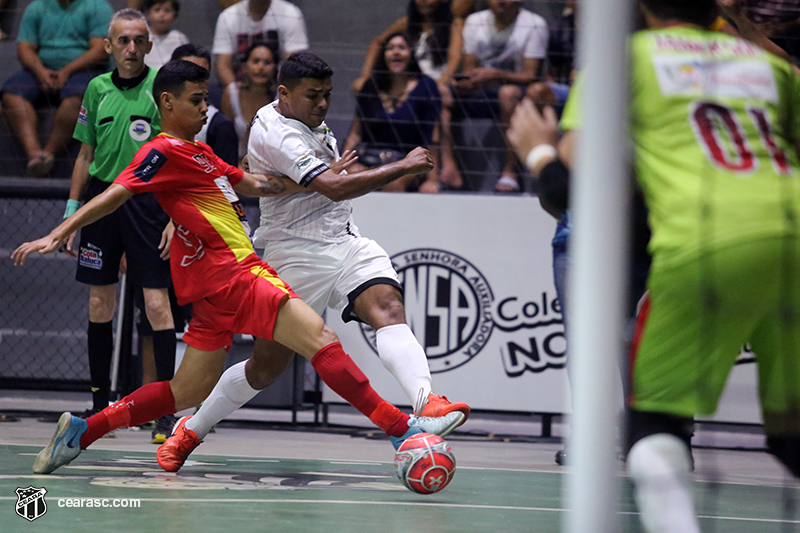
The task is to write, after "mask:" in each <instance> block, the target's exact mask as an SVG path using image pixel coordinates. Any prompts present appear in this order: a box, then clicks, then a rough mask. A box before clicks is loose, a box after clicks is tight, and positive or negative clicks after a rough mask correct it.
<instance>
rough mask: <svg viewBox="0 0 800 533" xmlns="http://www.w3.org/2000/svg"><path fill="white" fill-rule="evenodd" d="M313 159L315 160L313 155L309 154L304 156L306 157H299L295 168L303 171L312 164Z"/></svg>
mask: <svg viewBox="0 0 800 533" xmlns="http://www.w3.org/2000/svg"><path fill="white" fill-rule="evenodd" d="M315 159H316V158H315V157H314V156H313V155H311V154H306V155H304V156H303V157H301V158H300V159H299V160H298V161H297V165H296V166H297V169H298V170H303V169H304V168H306V167H307V166H308V165H310V164H311V163H313V162H314V160H315Z"/></svg>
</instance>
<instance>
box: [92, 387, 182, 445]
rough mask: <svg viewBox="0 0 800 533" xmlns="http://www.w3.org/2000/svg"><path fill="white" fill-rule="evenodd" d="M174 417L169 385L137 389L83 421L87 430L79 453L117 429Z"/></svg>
mask: <svg viewBox="0 0 800 533" xmlns="http://www.w3.org/2000/svg"><path fill="white" fill-rule="evenodd" d="M173 413H175V398H174V397H173V396H172V389H171V388H170V386H169V381H159V382H157V383H150V384H148V385H144V386H143V387H139V388H138V389H136V390H135V391H133V392H132V393H130V394H129V395H128V396H125V397H124V398H123V399H121V400H120V401H118V402H117V403H115V404H114V405H110V406H108V407H106V408H105V409H103V410H102V411H100V412H99V413H97V414H96V415H94V416H90V417H89V418H87V419H86V423H87V424H89V428H88V429H87V430H86V432H85V433H84V434H83V435H81V450H85V449H86V448H88V447H89V445H90V444H92V443H93V442H94V441H96V440H97V439H99V438H100V437H102V436H103V435H105V434H106V433H108V432H109V431H113V430H115V429H117V428H122V427H128V426H138V425H140V424H144V423H145V422H149V421H151V420H155V419H157V418H161V417H162V416H164V415H171V414H173Z"/></svg>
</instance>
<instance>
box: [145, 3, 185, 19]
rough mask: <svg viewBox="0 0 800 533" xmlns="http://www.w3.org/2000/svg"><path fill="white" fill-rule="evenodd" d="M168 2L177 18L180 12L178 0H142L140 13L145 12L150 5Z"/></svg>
mask: <svg viewBox="0 0 800 533" xmlns="http://www.w3.org/2000/svg"><path fill="white" fill-rule="evenodd" d="M167 2H169V3H170V4H172V10H173V11H174V12H175V17H176V18H177V17H178V15H179V14H180V12H181V3H180V2H178V0H144V3H143V4H142V13H147V12H148V11H149V10H150V8H151V7H153V6H157V5H158V4H166V3H167Z"/></svg>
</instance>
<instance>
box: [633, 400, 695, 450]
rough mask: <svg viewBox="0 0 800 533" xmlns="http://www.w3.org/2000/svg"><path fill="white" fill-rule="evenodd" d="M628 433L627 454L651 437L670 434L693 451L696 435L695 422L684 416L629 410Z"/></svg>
mask: <svg viewBox="0 0 800 533" xmlns="http://www.w3.org/2000/svg"><path fill="white" fill-rule="evenodd" d="M626 414H627V418H628V428H627V429H628V431H627V439H626V443H625V454H626V455H627V454H628V452H630V451H631V448H633V445H634V444H636V443H637V442H639V441H640V440H642V439H643V438H645V437H649V436H650V435H657V434H659V433H668V434H670V435H675V436H676V437H678V438H679V439H681V440H682V441H683V442H684V443H685V444H686V446H687V447H689V448H690V449H691V446H692V435H693V434H694V420H692V419H691V418H688V417H684V416H676V415H670V414H666V413H650V412H648V411H637V410H636V409H631V408H628V410H627V413H626Z"/></svg>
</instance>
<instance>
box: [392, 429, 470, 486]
mask: <svg viewBox="0 0 800 533" xmlns="http://www.w3.org/2000/svg"><path fill="white" fill-rule="evenodd" d="M394 467H395V469H396V470H397V477H398V478H400V481H401V482H402V483H403V485H405V486H406V487H407V488H408V489H409V490H412V491H414V492H417V493H419V494H433V493H434V492H439V491H440V490H442V489H443V488H445V487H446V486H447V484H448V483H450V480H452V479H453V474H455V472H456V457H455V455H453V451H452V450H451V449H450V445H449V444H447V442H446V441H445V440H444V439H443V438H442V437H439V436H438V435H431V434H430V433H417V434H416V435H412V436H410V437H409V438H407V439H406V440H405V441H403V444H401V445H400V448H398V449H397V453H396V454H395V456H394Z"/></svg>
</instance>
